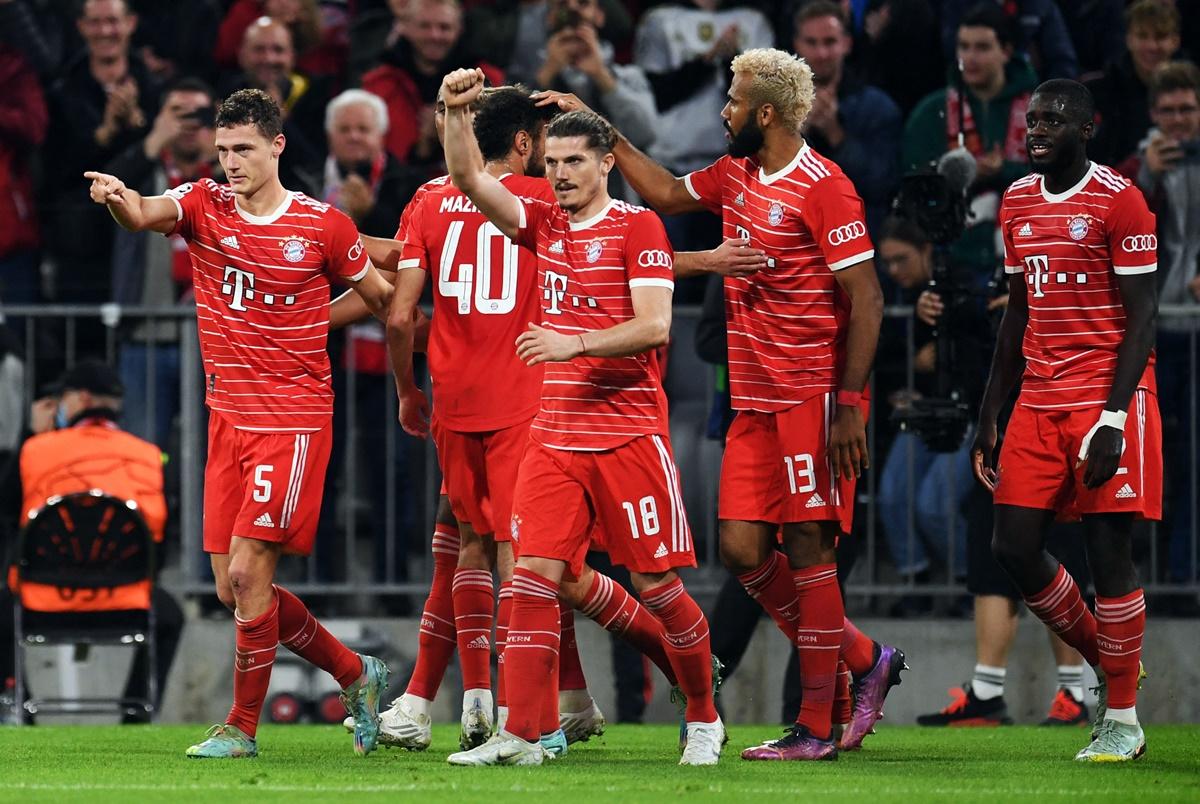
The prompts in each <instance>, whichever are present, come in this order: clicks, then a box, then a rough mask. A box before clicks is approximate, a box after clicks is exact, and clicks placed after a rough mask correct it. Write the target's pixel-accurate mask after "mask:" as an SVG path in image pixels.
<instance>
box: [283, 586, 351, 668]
mask: <svg viewBox="0 0 1200 804" xmlns="http://www.w3.org/2000/svg"><path fill="white" fill-rule="evenodd" d="M275 596H276V599H277V600H278V605H279V642H280V643H281V644H282V645H283V646H284V647H285V648H287V649H288V650H290V651H291V652H292V653H294V654H296V655H297V656H299V657H300V658H301V659H304V660H305V661H306V662H309V663H311V664H314V665H316V666H317V667H319V668H321V669H322V670H324V671H325V672H326V673H328V674H329V675H331V676H333V677H334V678H335V679H336V680H337V683H338V686H339V687H341V688H342V689H346V688H347V687H349V686H350V685H351V684H353V683H354V682H355V681H358V678H359V676H361V675H362V669H363V668H362V659H360V658H359V657H358V654H357V653H355V652H354V651H352V650H350V649H349V648H347V647H346V646H345V645H343V644H342V643H341V641H340V640H339V639H338V638H337V637H335V636H334V635H333V634H331V633H329V632H328V631H326V630H325V626H323V625H321V623H320V622H318V621H317V618H316V617H314V616H312V612H310V611H309V610H308V607H307V606H305V605H304V603H302V602H301V601H300V598H298V597H296V596H295V595H293V594H292V593H291V592H289V591H288V590H286V589H284V588H283V587H282V586H276V587H275Z"/></svg>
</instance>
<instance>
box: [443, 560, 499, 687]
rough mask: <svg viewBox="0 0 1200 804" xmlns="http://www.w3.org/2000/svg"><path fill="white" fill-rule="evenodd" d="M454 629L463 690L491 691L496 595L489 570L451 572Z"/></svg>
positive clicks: (458, 570)
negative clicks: (452, 579)
mask: <svg viewBox="0 0 1200 804" xmlns="http://www.w3.org/2000/svg"><path fill="white" fill-rule="evenodd" d="M453 594H454V628H455V630H456V631H457V632H458V663H459V666H460V667H461V668H462V679H463V689H464V690H490V689H491V688H492V667H491V660H492V617H493V612H494V611H495V609H496V593H495V590H494V589H493V587H492V573H491V572H490V571H488V570H478V569H462V568H460V569H457V570H455V572H454V589H453Z"/></svg>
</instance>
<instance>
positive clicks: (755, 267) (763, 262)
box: [712, 237, 767, 276]
mask: <svg viewBox="0 0 1200 804" xmlns="http://www.w3.org/2000/svg"><path fill="white" fill-rule="evenodd" d="M712 259H713V263H712V270H713V273H716V274H720V275H721V276H749V275H751V274H755V273H758V272H759V271H761V270H762V269H764V268H766V267H767V253H766V252H765V251H763V250H762V249H760V248H754V247H752V246H751V245H750V239H749V238H745V237H737V238H728V239H726V240H725V241H724V242H722V243H721V245H719V246H717V247H716V248H715V249H713V250H712Z"/></svg>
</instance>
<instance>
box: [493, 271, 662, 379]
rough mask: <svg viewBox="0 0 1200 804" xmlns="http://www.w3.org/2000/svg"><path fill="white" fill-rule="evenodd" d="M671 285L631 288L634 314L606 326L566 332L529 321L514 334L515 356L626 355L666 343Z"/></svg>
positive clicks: (544, 359) (552, 359) (530, 359)
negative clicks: (524, 328) (527, 327)
mask: <svg viewBox="0 0 1200 804" xmlns="http://www.w3.org/2000/svg"><path fill="white" fill-rule="evenodd" d="M672 293H673V291H672V290H671V289H670V288H664V287H656V286H648V287H637V288H630V291H629V295H630V298H631V299H632V301H633V318H631V319H629V320H628V321H622V322H621V323H620V324H617V325H616V326H613V327H609V328H608V329H593V330H588V331H585V332H581V333H579V334H576V335H567V334H565V333H562V332H556V331H554V330H552V329H546V328H545V327H539V326H537V325H536V324H530V325H529V329H527V330H525V332H522V333H521V334H520V335H519V336H518V337H517V356H518V357H520V358H521V359H522V360H524V361H525V362H526V364H528V365H530V366H536V365H537V364H538V363H561V362H563V361H566V360H572V359H574V358H576V357H627V356H629V355H640V354H643V353H645V352H648V351H650V350H651V349H657V348H658V347H660V346H666V345H667V341H668V340H669V339H670V337H671V296H672Z"/></svg>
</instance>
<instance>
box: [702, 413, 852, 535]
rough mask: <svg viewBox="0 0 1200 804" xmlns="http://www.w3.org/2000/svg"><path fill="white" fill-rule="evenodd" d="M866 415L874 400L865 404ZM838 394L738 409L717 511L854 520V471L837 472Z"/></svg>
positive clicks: (764, 517)
mask: <svg viewBox="0 0 1200 804" xmlns="http://www.w3.org/2000/svg"><path fill="white" fill-rule="evenodd" d="M860 407H861V409H862V412H863V418H864V419H865V418H866V416H867V413H868V411H869V410H870V402H869V401H868V400H866V399H864V400H863V401H862V403H861V405H860ZM835 408H836V400H835V394H833V393H824V394H818V395H817V396H814V397H812V398H811V399H807V400H805V401H804V402H801V403H800V404H799V405H795V406H793V407H790V408H787V409H786V410H780V411H776V412H774V413H763V412H760V411H755V410H739V411H738V413H737V416H735V417H734V419H733V424H732V425H730V427H729V435H728V436H726V439H725V457H724V459H723V460H722V462H721V489H720V493H719V499H718V502H717V516H718V517H719V518H720V519H731V520H738V521H742V522H772V523H775V524H782V523H785V522H812V521H817V522H823V521H837V522H839V523H840V524H841V528H842V532H843V533H849V532H850V526H851V524H853V521H854V484H855V479H854V478H853V477H843V478H835V477H834V476H833V468H832V467H831V466H830V465H829V454H828V443H829V428H830V426H831V425H832V424H833V414H834V410H835Z"/></svg>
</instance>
